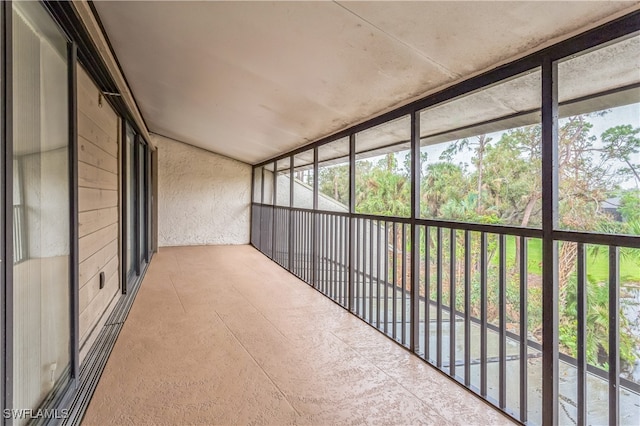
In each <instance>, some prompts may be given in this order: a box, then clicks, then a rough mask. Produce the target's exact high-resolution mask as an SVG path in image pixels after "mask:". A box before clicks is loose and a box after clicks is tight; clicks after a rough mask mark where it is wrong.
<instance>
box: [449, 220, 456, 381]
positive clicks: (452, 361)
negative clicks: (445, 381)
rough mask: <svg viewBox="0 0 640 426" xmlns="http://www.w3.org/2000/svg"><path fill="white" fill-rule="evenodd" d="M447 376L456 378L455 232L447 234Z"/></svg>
mask: <svg viewBox="0 0 640 426" xmlns="http://www.w3.org/2000/svg"><path fill="white" fill-rule="evenodd" d="M449 308H450V311H449V374H451V377H456V230H455V229H453V228H452V229H451V232H450V234H449Z"/></svg>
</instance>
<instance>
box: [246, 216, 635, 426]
mask: <svg viewBox="0 0 640 426" xmlns="http://www.w3.org/2000/svg"><path fill="white" fill-rule="evenodd" d="M252 213H253V217H252V229H253V231H254V232H253V234H252V238H253V239H252V244H253V245H254V246H255V247H257V248H258V249H260V250H261V251H262V252H263V253H265V254H266V255H267V256H269V257H271V258H272V259H273V260H274V261H276V262H277V263H278V264H280V265H281V266H282V267H284V268H286V269H288V270H289V271H291V272H292V273H294V274H295V275H296V276H298V277H299V278H301V279H302V280H303V281H305V282H306V283H308V284H309V285H312V286H313V287H314V288H316V289H317V290H318V291H320V292H321V293H323V294H324V295H326V296H327V297H329V298H331V299H332V300H333V301H335V302H336V303H338V304H340V305H341V306H343V307H345V308H346V309H349V310H350V311H351V312H352V313H353V314H354V315H356V316H358V317H359V318H361V319H363V320H364V321H366V322H367V323H369V324H370V325H371V326H373V327H375V328H377V329H378V330H379V331H381V332H382V333H384V334H386V335H387V336H389V337H390V338H392V339H394V340H395V341H397V342H398V343H399V344H401V345H403V346H405V347H407V348H408V349H410V350H412V351H413V352H414V353H416V354H417V355H418V356H420V357H421V358H423V359H424V360H425V361H427V362H429V363H430V364H432V365H434V366H435V367H437V368H438V369H440V370H441V371H443V372H445V373H446V374H448V375H450V376H451V377H452V378H454V379H455V380H457V381H458V382H459V383H461V384H462V385H464V386H466V387H467V388H469V389H470V390H472V391H473V392H475V393H477V394H479V395H480V396H481V397H483V398H485V399H486V400H488V401H489V402H491V403H492V404H494V405H496V406H497V407H499V408H500V409H502V410H504V411H505V412H506V413H507V414H509V415H511V416H513V417H514V418H515V419H518V420H520V421H522V422H530V423H541V422H542V414H541V413H542V410H543V406H542V398H541V388H542V375H543V371H542V364H541V360H542V341H541V338H540V336H538V337H536V336H534V335H533V334H532V331H531V330H529V328H528V323H529V320H528V312H529V305H528V297H529V294H530V291H531V288H532V284H531V283H529V282H528V281H529V277H530V274H529V272H528V265H529V264H530V260H531V259H530V256H529V246H530V245H536V246H539V245H540V243H541V237H542V231H540V230H532V229H522V228H513V229H508V228H505V227H501V226H491V225H474V224H463V223H456V224H451V223H449V224H446V225H445V224H444V223H437V222H433V221H425V220H416V221H415V223H416V224H415V225H414V226H415V229H412V225H411V223H410V220H409V219H398V218H394V219H392V218H382V217H375V216H367V215H357V214H354V215H349V214H347V213H333V212H323V211H312V210H306V209H297V208H289V207H273V206H267V205H261V204H253V207H252ZM257 224H260V225H261V226H260V227H259V228H258V227H257ZM351 227H353V233H352V232H351V231H352V230H351ZM414 236H415V237H416V238H417V240H416V244H415V247H416V248H417V250H416V252H415V253H412V251H411V247H412V246H414V245H413V244H412V242H411V238H413V237H414ZM575 239H576V238H574V240H575ZM577 239H580V238H577ZM351 241H353V244H351ZM576 244H577V251H578V256H577V265H576V270H577V276H578V289H584V288H585V285H584V283H585V280H586V263H585V259H586V257H585V253H586V251H585V250H586V249H585V242H584V241H577V242H576ZM606 247H607V250H608V253H609V255H608V258H609V262H610V266H609V267H610V280H611V282H610V284H611V285H610V287H609V289H610V290H609V295H610V299H609V300H610V301H609V309H610V312H613V313H617V312H619V304H620V301H619V291H618V290H619V278H617V276H618V269H619V266H618V265H619V258H618V252H619V248H618V247H616V246H606ZM514 250H515V252H516V255H517V260H516V263H515V264H512V262H513V260H514V259H516V257H515V256H514V255H513V253H512V252H513V251H514ZM508 252H509V254H508ZM350 256H352V257H350ZM540 257H542V256H540ZM350 258H352V259H353V263H350V262H349V259H350ZM508 263H509V264H508ZM508 269H509V270H510V271H511V272H512V274H511V275H514V276H516V277H517V278H516V279H515V282H510V283H508V282H507V281H508V276H507V270H508ZM512 280H513V278H512ZM535 285H538V284H535ZM514 288H517V291H516V292H515V293H516V294H509V295H508V294H507V293H508V291H509V292H510V293H513V289H514ZM415 289H418V291H417V292H414V290H415ZM514 298H515V299H517V301H515V302H514ZM578 299H579V301H580V302H579V303H578V308H577V309H578V324H577V330H576V333H577V339H578V348H579V350H578V356H577V358H574V357H570V356H568V355H565V354H562V353H560V354H559V362H560V370H561V371H562V373H563V375H564V376H567V375H568V376H570V377H575V380H576V382H577V393H576V394H575V395H574V394H573V393H572V392H567V391H562V390H561V392H560V397H561V400H562V402H561V406H562V407H563V412H562V413H561V420H565V421H575V420H576V419H578V418H580V419H581V420H584V419H586V418H587V411H586V407H587V404H586V401H587V388H588V386H587V384H588V383H590V386H591V387H592V388H593V389H600V388H603V387H604V388H606V389H608V391H607V393H608V396H609V398H615V400H614V401H617V402H616V403H618V404H619V403H621V402H622V410H621V411H622V413H626V412H627V411H628V410H632V409H633V404H634V403H635V402H634V399H633V398H627V399H628V401H627V400H624V401H621V400H620V398H626V397H623V396H622V395H627V394H629V393H631V394H633V395H640V386H638V384H637V383H634V382H631V381H629V380H626V379H621V378H620V377H619V375H620V374H619V373H620V372H619V361H618V359H619V352H618V350H612V351H610V355H609V370H608V371H606V370H604V369H601V368H597V367H594V366H593V365H588V364H587V362H586V354H585V340H586V335H585V333H586V331H585V330H586V324H585V321H586V319H585V312H586V293H585V292H584V291H582V290H579V291H578ZM617 324H619V318H618V315H617V314H614V315H611V319H610V327H611V330H614V334H615V335H617V336H619V335H618V334H616V333H615V331H617V330H618V328H617V327H618V325H617ZM617 338H619V337H617ZM617 338H616V337H613V336H612V337H611V341H610V345H611V346H610V347H612V348H617V347H618V346H617V345H616V342H615V340H616V339H617ZM554 380H559V377H555V378H554ZM592 392H595V391H592ZM610 403H611V402H610V401H608V403H607V405H609V404H610ZM599 414H600V416H598V413H590V414H589V415H590V416H591V417H590V418H589V420H590V422H595V423H599V422H605V423H606V421H607V420H608V417H607V416H608V411H606V410H604V411H603V412H602V413H599ZM603 416H604V417H603ZM628 420H629V419H627V422H628ZM623 423H624V421H623Z"/></svg>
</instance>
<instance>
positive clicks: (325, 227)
mask: <svg viewBox="0 0 640 426" xmlns="http://www.w3.org/2000/svg"><path fill="white" fill-rule="evenodd" d="M322 222H323V223H322V231H323V232H322V233H323V236H322V244H323V247H322V258H323V268H322V269H323V270H322V274H323V279H322V293H323V294H324V295H327V293H328V287H329V282H330V278H329V247H331V231H330V229H329V215H328V214H323V215H322Z"/></svg>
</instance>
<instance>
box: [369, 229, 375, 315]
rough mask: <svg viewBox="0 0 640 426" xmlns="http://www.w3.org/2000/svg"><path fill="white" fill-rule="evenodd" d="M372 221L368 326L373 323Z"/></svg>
mask: <svg viewBox="0 0 640 426" xmlns="http://www.w3.org/2000/svg"><path fill="white" fill-rule="evenodd" d="M373 241H374V240H373V220H369V324H372V323H373Z"/></svg>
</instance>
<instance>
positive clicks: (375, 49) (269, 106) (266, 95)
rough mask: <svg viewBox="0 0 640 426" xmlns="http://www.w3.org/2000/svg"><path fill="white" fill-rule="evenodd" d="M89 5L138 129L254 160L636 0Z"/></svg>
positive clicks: (472, 72) (355, 120)
mask: <svg viewBox="0 0 640 426" xmlns="http://www.w3.org/2000/svg"><path fill="white" fill-rule="evenodd" d="M94 4H95V6H96V9H97V11H98V14H99V16H100V19H101V20H102V23H103V24H104V27H105V30H106V32H107V36H108V37H109V39H110V41H111V43H112V45H113V48H114V50H115V53H116V56H117V57H118V59H119V61H120V64H121V66H122V69H123V71H124V74H125V76H126V78H127V80H128V82H129V85H130V87H131V89H132V91H133V94H134V96H135V98H136V100H137V103H138V106H139V108H140V111H141V113H142V115H143V117H144V118H145V121H146V123H147V125H148V127H149V130H150V131H151V132H154V133H157V134H160V135H163V136H166V137H169V138H173V139H176V140H179V141H183V142H186V143H189V144H192V145H194V146H198V147H200V148H204V149H207V150H210V151H213V152H216V153H219V154H223V155H226V156H229V157H232V158H235V159H238V160H241V161H245V162H247V163H257V162H259V161H261V160H265V159H267V158H270V157H273V156H275V155H277V154H280V153H282V152H285V151H288V150H291V149H294V148H297V147H299V146H302V145H304V144H306V143H308V142H311V141H313V140H316V139H319V138H321V137H323V136H327V135H330V134H332V133H335V132H336V131H339V130H341V129H344V128H346V127H349V126H351V125H353V124H356V123H358V122H361V121H364V120H365V119H368V118H371V117H373V116H375V115H378V114H380V113H382V112H384V111H388V110H391V109H393V108H394V107H397V106H399V105H402V104H405V103H408V102H409V101H411V100H414V99H416V98H419V97H423V96H425V95H427V94H428V93H433V92H435V91H437V90H440V89H442V88H443V87H445V86H448V85H451V84H453V83H455V82H458V81H461V80H464V79H466V78H468V77H470V76H472V75H476V74H478V73H480V72H482V71H485V70H488V69H491V68H493V67H495V66H496V65H498V64H502V63H506V62H508V61H511V60H513V59H515V58H517V57H521V56H524V55H525V54H526V53H530V52H532V51H535V50H538V49H539V48H541V47H544V46H547V45H549V44H551V43H554V42H557V41H559V40H561V39H564V38H567V37H569V36H571V35H574V34H576V33H578V32H581V31H583V30H584V29H587V28H591V27H593V26H595V25H596V24H599V23H602V22H603V21H605V20H608V19H611V18H613V17H617V16H620V15H621V14H623V13H627V12H629V11H631V10H633V9H637V8H638V7H639V5H640V2H639V1H634V2H598V1H585V2H575V1H565V2H536V1H531V2H526V1H511V2H485V1H477V2H446V1H445V2H432V1H427V2H325V1H316V2H190V1H171V2H165V1H162V2H155V1H145V2H133V1H124V2H110V1H96V2H95V3H94Z"/></svg>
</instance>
